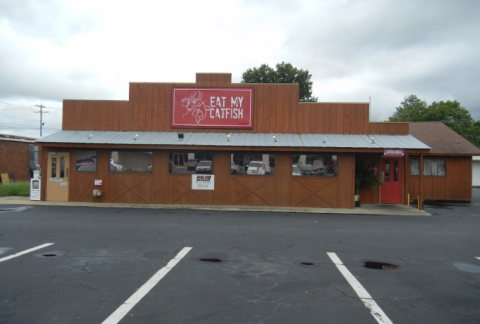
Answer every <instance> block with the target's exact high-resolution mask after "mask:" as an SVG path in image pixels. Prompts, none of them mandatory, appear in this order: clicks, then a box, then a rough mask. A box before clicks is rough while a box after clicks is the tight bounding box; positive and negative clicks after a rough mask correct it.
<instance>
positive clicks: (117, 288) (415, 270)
mask: <svg viewBox="0 0 480 324" xmlns="http://www.w3.org/2000/svg"><path fill="white" fill-rule="evenodd" d="M425 210H426V211H428V212H429V213H430V214H432V217H420V216H419V217H416V216H412V217H404V216H368V215H338V214H318V215H317V214H296V213H281V212H279V213H264V212H240V211H236V212H235V211H205V210H168V209H162V210H155V209H123V208H92V207H69V206H19V205H0V271H1V272H0V273H1V276H0V286H1V287H2V289H1V290H0V322H1V323H108V324H112V323H122V324H123V323H312V322H316V323H372V324H373V323H480V259H478V258H480V235H479V233H478V231H479V228H480V190H478V189H474V200H473V202H472V203H471V204H441V205H426V206H425ZM47 243H53V244H51V245H48V246H44V244H47ZM31 249H36V250H31ZM366 262H378V263H382V264H385V265H384V268H385V269H371V268H367V267H365V264H366ZM389 265H392V266H398V267H397V268H395V267H392V266H389ZM374 266H377V264H374ZM380 266H381V265H380ZM393 268H394V269H393Z"/></svg>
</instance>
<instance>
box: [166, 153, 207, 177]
mask: <svg viewBox="0 0 480 324" xmlns="http://www.w3.org/2000/svg"><path fill="white" fill-rule="evenodd" d="M169 169H170V170H169V171H170V173H176V174H194V173H203V174H213V153H212V152H191V153H187V152H171V153H170V167H169Z"/></svg>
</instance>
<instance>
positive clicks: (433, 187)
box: [405, 155, 472, 201]
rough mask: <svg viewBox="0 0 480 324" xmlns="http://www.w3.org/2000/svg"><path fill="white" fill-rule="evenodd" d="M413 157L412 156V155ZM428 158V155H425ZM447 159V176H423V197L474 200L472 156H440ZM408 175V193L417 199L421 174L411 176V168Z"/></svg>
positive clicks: (411, 197)
mask: <svg viewBox="0 0 480 324" xmlns="http://www.w3.org/2000/svg"><path fill="white" fill-rule="evenodd" d="M410 158H411V157H410ZM424 158H426V159H428V158H429V156H428V155H424ZM435 158H439V159H445V160H446V163H447V174H446V176H445V177H427V176H423V199H426V200H458V201H471V200H472V158H471V157H438V156H435ZM405 170H408V173H407V174H406V177H408V179H407V180H408V184H407V185H408V187H407V188H406V193H407V194H408V193H409V194H410V199H417V197H418V195H419V189H418V188H419V178H420V177H419V176H410V168H409V167H406V168H405Z"/></svg>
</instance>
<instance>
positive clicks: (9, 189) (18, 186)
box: [0, 181, 30, 197]
mask: <svg viewBox="0 0 480 324" xmlns="http://www.w3.org/2000/svg"><path fill="white" fill-rule="evenodd" d="M6 196H27V197H28V196H30V182H29V181H17V182H11V183H2V184H0V197H6Z"/></svg>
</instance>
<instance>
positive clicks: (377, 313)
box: [327, 252, 393, 324]
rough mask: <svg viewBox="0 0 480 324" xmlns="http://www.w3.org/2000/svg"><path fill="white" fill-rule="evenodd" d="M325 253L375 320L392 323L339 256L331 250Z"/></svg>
mask: <svg viewBox="0 0 480 324" xmlns="http://www.w3.org/2000/svg"><path fill="white" fill-rule="evenodd" d="M327 254H328V256H329V257H330V259H332V261H333V263H335V265H336V266H337V268H338V270H340V273H341V274H342V275H343V276H344V277H345V279H347V281H348V283H349V284H350V286H352V288H353V290H355V292H356V293H357V295H358V297H360V300H361V301H362V302H363V304H364V305H365V307H367V308H368V309H369V310H370V313H371V314H372V316H373V317H374V318H375V319H376V320H377V322H378V323H387V324H393V323H392V321H390V319H389V318H388V316H387V315H386V314H385V313H384V312H383V311H382V309H381V308H380V306H378V304H377V303H376V302H375V301H374V300H373V299H372V296H370V294H369V293H368V292H367V291H366V290H365V288H363V286H362V285H361V284H360V282H358V280H357V279H356V278H355V277H354V276H353V275H352V274H351V273H350V271H348V269H347V267H345V266H344V265H343V263H342V261H340V258H339V257H338V256H337V255H336V254H335V253H333V252H327Z"/></svg>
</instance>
